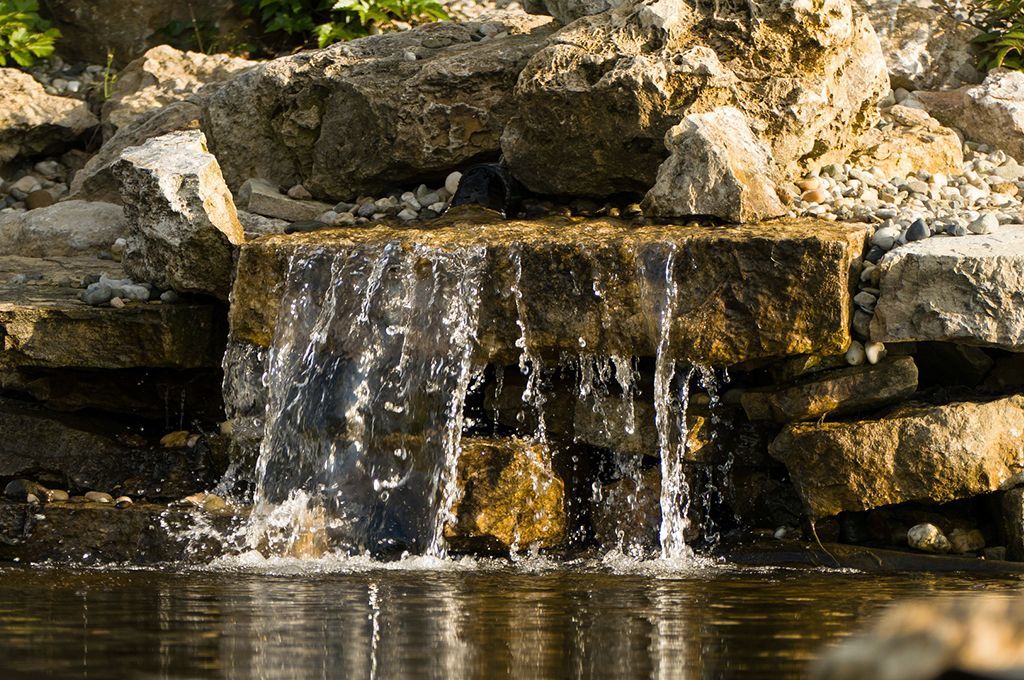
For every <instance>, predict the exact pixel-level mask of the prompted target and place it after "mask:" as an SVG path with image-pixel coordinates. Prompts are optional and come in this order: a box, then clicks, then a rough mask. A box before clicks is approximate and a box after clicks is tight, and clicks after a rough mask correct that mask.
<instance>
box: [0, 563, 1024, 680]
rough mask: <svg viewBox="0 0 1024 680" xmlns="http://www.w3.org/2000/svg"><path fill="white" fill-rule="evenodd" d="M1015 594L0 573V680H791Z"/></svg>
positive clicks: (842, 581)
mask: <svg viewBox="0 0 1024 680" xmlns="http://www.w3.org/2000/svg"><path fill="white" fill-rule="evenodd" d="M965 591H999V592H1004V593H1006V594H1007V596H1009V595H1012V594H1015V593H1018V592H1021V591H1024V582H1022V581H1021V580H1019V579H1005V580H1000V579H991V578H986V579H978V578H970V577H966V576H928V575H913V576H873V575H864V574H857V573H842V572H821V571H790V570H747V569H739V568H732V567H725V566H713V567H699V568H689V569H671V568H666V567H662V566H657V565H649V566H644V565H640V566H636V565H633V566H631V567H629V568H626V569H622V568H615V567H609V566H608V565H606V564H598V565H592V564H580V565H569V566H566V565H556V564H554V563H547V562H543V561H539V560H532V561H531V560H527V561H525V562H523V563H520V564H517V565H508V564H504V563H495V562H481V561H470V560H464V561H454V562H446V563H437V562H429V561H426V560H410V561H405V562H401V563H397V564H391V565H387V566H383V565H380V564H374V563H370V562H367V561H362V560H359V559H348V560H343V559H338V560H335V561H330V560H327V561H321V562H315V563H307V562H275V563H259V561H258V560H238V561H235V562H232V563H225V564H220V565H218V566H216V567H215V568H212V569H203V570H195V569H192V570H171V569H168V570H140V569H112V568H104V569H96V568H76V569H69V568H68V567H33V568H31V569H29V568H23V567H17V566H3V567H0V678H5V679H6V678H17V677H29V676H31V677H80V678H111V677H113V678H217V677H226V678H488V679H491V678H517V679H522V678H726V677H751V678H753V677H763V678H788V677H794V678H795V677H803V676H804V675H805V673H806V670H807V665H808V662H809V661H810V660H812V659H813V658H815V657H816V655H818V654H819V653H820V652H821V651H822V649H823V648H826V647H827V646H828V645H829V644H830V643H833V642H834V641H836V640H837V639H840V638H842V637H843V636H845V635H847V634H849V633H850V632H852V631H853V630H854V629H856V628H857V627H858V626H859V625H860V624H862V623H863V622H864V621H865V620H867V619H869V618H870V617H871V616H872V615H873V614H876V613H878V612H879V611H880V610H881V609H882V608H884V607H888V606H890V605H892V604H893V603H895V602H898V601H900V600H903V599H906V598H912V597H943V596H947V595H950V594H953V593H963V592H965Z"/></svg>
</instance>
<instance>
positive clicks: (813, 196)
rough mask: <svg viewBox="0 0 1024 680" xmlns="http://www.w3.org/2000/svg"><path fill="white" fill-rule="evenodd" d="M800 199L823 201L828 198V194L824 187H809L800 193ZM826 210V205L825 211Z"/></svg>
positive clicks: (809, 201)
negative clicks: (808, 189)
mask: <svg viewBox="0 0 1024 680" xmlns="http://www.w3.org/2000/svg"><path fill="white" fill-rule="evenodd" d="M800 199H801V200H803V201H807V202H808V203H824V202H825V201H827V200H828V194H827V193H826V192H825V190H824V189H811V190H810V191H805V192H804V193H803V194H801V195H800ZM827 211H828V208H827V207H826V209H825V212H827Z"/></svg>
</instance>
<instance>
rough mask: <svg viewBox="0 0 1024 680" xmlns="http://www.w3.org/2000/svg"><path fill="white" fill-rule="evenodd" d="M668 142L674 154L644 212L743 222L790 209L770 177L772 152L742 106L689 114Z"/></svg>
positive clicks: (649, 194)
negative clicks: (779, 195)
mask: <svg viewBox="0 0 1024 680" xmlns="http://www.w3.org/2000/svg"><path fill="white" fill-rule="evenodd" d="M665 146H666V147H667V148H668V150H669V152H670V154H671V155H670V156H669V157H668V159H667V160H666V161H665V162H664V163H662V164H661V167H660V168H658V179H657V182H656V183H655V185H654V186H653V187H652V188H651V190H650V191H648V192H647V196H646V197H645V198H644V202H643V208H644V213H645V214H647V215H651V216H657V217H684V216H689V215H711V216H714V217H718V218H721V219H723V220H726V221H729V222H741V223H742V222H759V221H761V220H764V219H769V218H772V217H779V216H780V215H784V214H786V208H785V206H783V205H782V202H781V201H780V200H779V197H778V194H776V193H775V184H774V183H773V182H772V180H771V177H772V175H773V174H774V172H775V169H774V168H773V167H772V165H773V162H772V159H771V155H770V153H769V151H768V150H767V149H766V148H765V147H764V145H763V144H761V142H759V141H758V140H757V138H756V137H754V133H753V132H751V130H750V127H749V126H748V125H747V121H746V118H745V117H744V115H743V113H742V112H740V111H739V110H738V109H735V108H733V107H731V106H729V107H723V108H720V109H715V110H714V111H711V112H709V113H695V114H691V115H689V116H687V117H686V118H684V119H683V122H681V123H680V124H679V125H676V126H675V127H673V128H671V129H670V130H669V131H668V132H667V133H665Z"/></svg>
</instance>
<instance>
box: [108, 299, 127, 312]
mask: <svg viewBox="0 0 1024 680" xmlns="http://www.w3.org/2000/svg"><path fill="white" fill-rule="evenodd" d="M124 305H125V302H124V300H122V299H121V298H119V297H116V298H111V299H110V306H111V307H113V308H114V309H122V308H123V307H124Z"/></svg>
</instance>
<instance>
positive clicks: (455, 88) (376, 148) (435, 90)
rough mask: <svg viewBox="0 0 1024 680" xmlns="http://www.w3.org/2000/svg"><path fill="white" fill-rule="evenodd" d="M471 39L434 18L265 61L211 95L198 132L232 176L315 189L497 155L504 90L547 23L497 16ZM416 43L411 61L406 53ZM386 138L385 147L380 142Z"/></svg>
mask: <svg viewBox="0 0 1024 680" xmlns="http://www.w3.org/2000/svg"><path fill="white" fill-rule="evenodd" d="M498 23H502V24H506V25H508V26H509V28H510V35H508V36H507V37H505V38H501V39H496V40H490V41H487V42H476V38H477V37H478V34H477V33H476V31H475V30H474V28H473V27H472V26H470V25H462V24H456V23H451V22H441V23H437V24H429V25H424V26H421V27H418V28H416V29H413V30H411V31H401V32H393V33H386V34H383V35H378V36H372V37H369V38H364V39H361V40H354V41H351V42H347V43H340V44H337V45H334V46H332V47H329V48H327V49H324V50H319V51H315V52H304V53H302V54H298V55H295V56H292V57H285V58H282V59H276V60H274V61H271V62H267V63H265V64H262V65H260V66H258V67H256V68H255V69H253V70H251V71H249V72H248V73H245V74H243V75H241V76H239V77H237V78H235V79H234V80H232V81H231V82H229V83H227V84H226V85H225V86H223V87H221V88H219V89H218V90H217V91H216V92H215V93H213V94H212V96H210V97H209V98H208V102H206V104H205V115H204V116H203V125H204V128H203V129H204V131H205V132H206V133H207V135H209V137H210V142H211V148H213V150H214V151H215V152H216V154H217V157H218V158H219V159H220V161H221V163H222V166H223V169H224V176H225V177H226V178H227V181H228V184H229V185H230V186H231V187H232V188H235V189H237V188H238V187H239V186H240V185H241V184H242V183H243V182H244V181H245V180H247V179H249V178H251V177H262V178H264V179H267V180H269V181H271V182H273V183H274V184H277V185H279V186H294V185H296V184H302V185H303V186H305V187H306V188H307V189H308V190H309V191H310V192H312V194H313V195H314V196H316V197H318V198H332V199H336V200H340V199H353V198H356V197H358V196H360V195H366V194H370V195H379V194H380V193H382V192H385V191H390V190H391V189H393V188H394V187H395V186H396V185H401V184H405V183H410V184H411V183H413V182H416V181H423V180H427V179H431V178H436V177H443V176H444V175H445V174H446V173H447V172H449V171H450V170H451V169H452V168H453V167H457V166H460V165H463V164H469V163H473V162H477V161H478V160H481V159H485V158H488V157H496V156H497V155H498V140H499V136H500V135H501V132H502V130H503V129H504V127H505V124H506V122H507V120H508V118H509V117H510V116H511V115H512V111H513V105H512V97H511V92H512V89H513V86H514V84H515V81H516V78H517V77H518V76H519V72H520V70H521V69H522V68H523V66H524V65H525V64H526V61H527V59H529V57H530V56H531V55H532V54H533V53H534V52H536V51H537V50H538V49H540V47H541V46H543V45H544V43H545V42H546V40H547V36H548V34H549V33H550V31H549V30H548V29H544V28H537V29H536V30H533V31H532V32H528V31H530V30H531V28H534V27H537V26H539V25H541V24H544V23H546V20H543V19H534V20H533V22H532V26H531V25H530V23H528V22H526V23H522V25H521V26H520V25H516V24H515V23H514V22H498ZM409 52H411V53H413V54H415V55H416V56H417V58H416V60H409V59H405V58H404V57H403V54H405V53H409ZM385 147H386V152H385V151H384V149H385Z"/></svg>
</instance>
